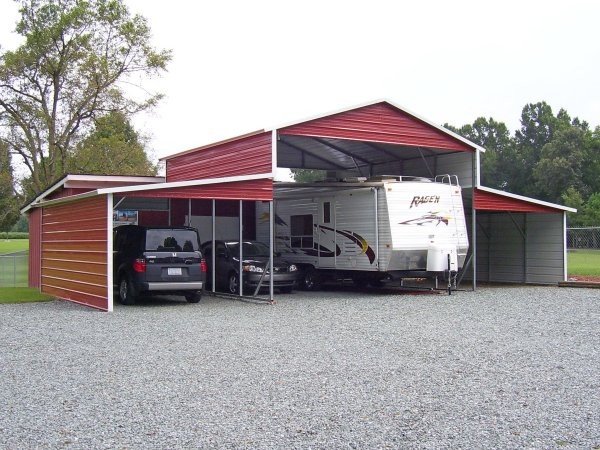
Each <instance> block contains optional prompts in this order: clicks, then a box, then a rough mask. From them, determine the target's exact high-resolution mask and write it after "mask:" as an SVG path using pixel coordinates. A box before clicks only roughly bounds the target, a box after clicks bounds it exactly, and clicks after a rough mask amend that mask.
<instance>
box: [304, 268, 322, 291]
mask: <svg viewBox="0 0 600 450" xmlns="http://www.w3.org/2000/svg"><path fill="white" fill-rule="evenodd" d="M319 286H320V280H319V275H318V274H317V271H316V270H315V269H313V268H312V267H311V268H310V269H307V270H306V272H304V275H303V276H302V288H303V289H304V290H305V291H316V290H317V289H319Z"/></svg>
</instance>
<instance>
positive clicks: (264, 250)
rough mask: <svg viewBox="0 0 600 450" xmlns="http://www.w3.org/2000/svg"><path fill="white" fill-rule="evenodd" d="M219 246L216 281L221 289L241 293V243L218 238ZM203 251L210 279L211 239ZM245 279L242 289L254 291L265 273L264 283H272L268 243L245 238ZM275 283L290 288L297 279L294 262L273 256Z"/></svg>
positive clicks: (265, 285) (280, 287) (296, 269)
mask: <svg viewBox="0 0 600 450" xmlns="http://www.w3.org/2000/svg"><path fill="white" fill-rule="evenodd" d="M215 246H216V248H217V251H216V257H215V264H216V267H217V270H216V272H215V273H216V277H215V279H216V285H217V288H218V289H219V290H225V292H228V293H230V294H239V284H240V283H239V280H240V277H239V266H240V259H239V254H240V244H239V241H229V242H227V241H215ZM202 253H203V254H204V257H205V258H206V263H207V265H208V274H207V282H208V283H209V284H210V283H211V280H212V267H211V266H212V242H205V243H204V244H202ZM242 257H243V258H244V259H243V260H242V271H243V276H242V280H243V282H244V291H243V293H244V294H246V295H248V294H254V291H255V290H256V287H257V286H258V283H259V281H260V279H261V277H262V285H261V286H262V287H263V288H268V287H269V283H270V277H269V275H270V274H269V268H268V267H267V265H268V263H269V247H267V246H266V245H265V244H263V243H262V242H256V241H244V242H243V246H242ZM273 272H274V274H273V285H274V287H275V288H277V289H279V290H280V291H281V292H286V293H287V292H291V291H292V289H294V286H295V285H296V282H297V280H298V276H299V272H298V267H297V266H296V265H295V264H291V263H289V262H287V261H284V260H283V259H281V258H279V257H277V256H276V257H275V258H274V259H273Z"/></svg>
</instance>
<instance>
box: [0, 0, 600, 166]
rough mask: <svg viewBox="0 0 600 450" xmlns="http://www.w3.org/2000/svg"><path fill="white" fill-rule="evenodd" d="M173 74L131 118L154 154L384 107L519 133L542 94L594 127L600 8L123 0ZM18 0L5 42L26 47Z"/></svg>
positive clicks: (574, 4)
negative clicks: (381, 103) (18, 27)
mask: <svg viewBox="0 0 600 450" xmlns="http://www.w3.org/2000/svg"><path fill="white" fill-rule="evenodd" d="M124 1H125V3H126V4H127V5H128V6H129V8H130V10H131V11H132V12H134V13H139V14H142V15H143V16H145V17H146V18H147V19H148V21H149V24H150V26H151V29H152V32H153V43H154V45H155V46H156V47H158V48H167V49H171V50H172V51H173V61H172V62H171V64H170V65H169V68H168V72H167V73H165V74H164V75H163V76H162V77H161V78H160V79H158V80H153V81H144V82H143V86H142V87H143V89H146V90H148V91H159V92H162V93H164V94H165V99H164V100H163V101H162V102H161V103H160V105H159V106H158V107H157V108H156V109H155V110H154V111H152V112H151V113H145V114H143V115H141V116H138V117H137V118H136V119H135V121H134V123H135V125H136V127H137V128H138V129H139V130H140V131H141V132H142V133H144V134H145V135H146V136H147V137H148V144H147V146H148V149H149V150H150V152H151V154H152V155H153V156H154V157H163V156H166V155H169V154H173V153H176V152H179V151H183V150H187V149H190V148H193V147H198V146H201V145H204V144H208V143H211V142H215V141H219V140H222V139H226V138H229V137H233V136H237V135H240V134H244V133H247V132H250V131H254V130H258V129H263V128H266V129H268V128H273V127H277V126H278V125H282V124H286V123H290V122H294V121H297V120H302V119H305V118H309V117H313V116H318V115H322V114H327V113H329V112H331V111H335V110H339V109H343V108H347V107H352V106H354V105H357V104H363V103H367V102H371V101H374V100H380V99H386V100H390V101H392V102H393V103H395V104H398V105H400V106H403V107H405V108H406V109H408V110H409V111H412V112H414V113H417V114H418V115H420V116H422V117H424V118H427V119H429V120H430V121H432V122H434V123H438V124H443V123H445V122H448V123H450V124H452V125H456V126H461V125H464V124H466V123H472V122H473V121H474V120H475V119H476V118H477V117H480V116H485V117H493V118H494V119H496V120H499V121H503V122H505V123H506V124H507V126H508V127H509V128H510V129H511V130H513V131H514V130H515V129H517V128H518V126H519V117H520V114H521V110H522V108H523V106H524V105H525V104H527V103H531V102H537V101H542V100H545V101H546V102H548V103H549V104H550V105H551V106H552V108H553V110H554V111H555V112H557V111H558V110H559V109H560V108H565V109H566V110H567V111H568V112H569V113H570V114H571V116H572V117H575V116H578V117H580V118H581V119H584V120H587V121H588V122H589V123H590V124H591V125H593V126H596V125H600V27H599V26H598V19H599V18H600V2H599V1H597V0H590V1H583V0H573V1H570V2H565V1H537V0H530V1H523V0H520V1H513V0H507V1H466V0H452V1H432V0H429V1H428V0H421V1H410V2H409V1H400V0H397V1H380V0H370V1H364V0H363V1H353V0H345V1H337V0H332V1H328V0H320V1H313V0H303V1H285V0H280V1H261V0H254V1H235V0H231V1H215V0H211V1H204V0H199V1H192V0H171V1H169V2H167V1H164V0H159V1H155V0H124ZM17 18H18V14H17V7H16V6H15V4H13V2H11V1H10V0H2V2H1V3H0V44H1V45H2V47H3V48H11V47H14V46H15V45H16V44H17V43H18V42H19V41H18V39H17V37H16V36H15V35H14V34H11V30H13V29H14V24H15V23H16V21H17Z"/></svg>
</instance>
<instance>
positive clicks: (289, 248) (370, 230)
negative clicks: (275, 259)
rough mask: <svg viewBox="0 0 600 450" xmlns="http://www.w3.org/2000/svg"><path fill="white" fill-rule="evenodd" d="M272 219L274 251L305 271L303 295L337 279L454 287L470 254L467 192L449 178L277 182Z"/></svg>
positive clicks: (401, 177) (369, 282)
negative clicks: (441, 279) (424, 280)
mask: <svg viewBox="0 0 600 450" xmlns="http://www.w3.org/2000/svg"><path fill="white" fill-rule="evenodd" d="M262 215H263V216H264V212H263V213H262ZM258 217H261V215H260V211H259V215H258ZM274 219H275V220H274V227H275V250H276V251H277V252H278V253H280V254H281V256H282V257H284V258H285V259H286V260H288V261H290V262H293V263H295V264H297V265H298V266H299V267H301V268H302V269H303V271H304V277H303V280H302V284H303V286H302V287H304V288H305V289H315V288H316V287H317V286H318V284H319V283H320V282H321V281H324V280H326V279H333V278H351V279H353V280H354V281H355V282H356V283H358V284H361V285H364V284H371V285H374V286H376V285H380V284H381V283H382V282H383V281H384V280H398V279H400V280H402V279H403V278H411V277H432V278H433V277H435V278H436V281H437V277H438V276H440V275H445V277H446V279H447V280H450V279H451V278H452V276H454V277H456V273H457V272H458V271H459V270H460V269H461V268H462V266H463V264H464V261H465V258H466V255H467V250H468V248H469V240H468V236H467V227H466V221H465V212H464V208H463V202H462V195H461V188H460V186H459V183H458V178H457V177H456V176H450V175H443V176H438V177H436V178H435V179H429V178H421V177H406V176H380V177H376V178H372V179H369V180H366V179H361V180H360V181H358V180H357V179H353V180H350V181H347V182H346V181H343V182H333V183H332V182H316V183H278V185H276V188H275V218H274ZM257 225H258V228H261V227H263V228H264V226H265V225H266V224H265V221H262V224H261V222H260V221H259V223H258V224H257ZM257 231H259V232H260V230H257Z"/></svg>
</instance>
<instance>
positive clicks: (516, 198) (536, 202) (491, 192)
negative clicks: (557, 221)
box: [476, 186, 577, 212]
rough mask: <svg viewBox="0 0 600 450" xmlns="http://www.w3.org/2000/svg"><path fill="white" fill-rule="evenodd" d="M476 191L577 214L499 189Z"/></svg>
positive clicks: (563, 207)
mask: <svg viewBox="0 0 600 450" xmlns="http://www.w3.org/2000/svg"><path fill="white" fill-rule="evenodd" d="M476 189H479V190H480V191H483V192H489V193H490V194H496V195H500V196H502V197H509V198H514V199H515V200H521V201H523V202H527V203H533V204H536V205H541V206H547V207H548V208H554V209H560V210H561V211H569V212H577V210H576V209H575V208H570V207H568V206H563V205H557V204H556V203H550V202H545V201H542V200H536V199H534V198H531V197H525V196H523V195H517V194H511V193H510V192H506V191H500V190H498V189H492V188H489V187H486V186H477V188H476Z"/></svg>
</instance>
